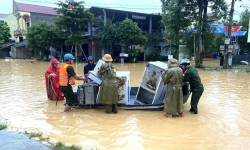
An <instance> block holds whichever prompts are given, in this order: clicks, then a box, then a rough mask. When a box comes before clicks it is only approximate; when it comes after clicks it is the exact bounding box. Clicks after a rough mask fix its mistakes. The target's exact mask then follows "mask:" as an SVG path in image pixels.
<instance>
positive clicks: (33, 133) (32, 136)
mask: <svg viewBox="0 0 250 150" xmlns="http://www.w3.org/2000/svg"><path fill="white" fill-rule="evenodd" d="M24 133H25V134H27V135H29V137H30V138H36V137H38V138H40V137H42V135H43V134H42V133H38V132H27V131H25V132H24Z"/></svg>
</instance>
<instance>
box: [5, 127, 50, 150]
mask: <svg viewBox="0 0 250 150" xmlns="http://www.w3.org/2000/svg"><path fill="white" fill-rule="evenodd" d="M0 150H53V148H51V147H48V146H46V145H44V144H42V143H41V142H39V141H37V140H34V139H29V136H28V135H26V134H23V133H19V132H16V131H7V130H0Z"/></svg>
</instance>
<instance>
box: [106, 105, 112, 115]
mask: <svg viewBox="0 0 250 150" xmlns="http://www.w3.org/2000/svg"><path fill="white" fill-rule="evenodd" d="M111 112H112V105H105V113H107V114H111Z"/></svg>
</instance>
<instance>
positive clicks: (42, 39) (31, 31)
mask: <svg viewBox="0 0 250 150" xmlns="http://www.w3.org/2000/svg"><path fill="white" fill-rule="evenodd" d="M57 31H58V28H57V27H56V26H55V25H54V24H49V23H47V22H45V21H40V22H38V23H34V24H32V26H31V27H29V28H28V31H27V35H26V39H27V40H28V45H27V47H28V48H29V49H30V50H35V51H36V54H39V53H41V54H42V58H43V57H44V56H46V57H47V59H48V56H49V53H50V51H49V47H50V46H56V45H60V44H58V42H57V39H58V36H57V34H56V33H57Z"/></svg>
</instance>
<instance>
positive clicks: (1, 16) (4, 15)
mask: <svg viewBox="0 0 250 150" xmlns="http://www.w3.org/2000/svg"><path fill="white" fill-rule="evenodd" d="M7 15H8V14H0V18H4V17H6V16H7Z"/></svg>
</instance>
